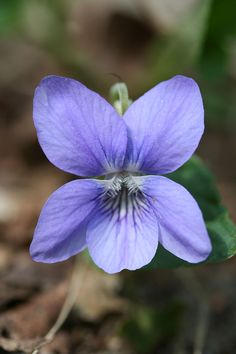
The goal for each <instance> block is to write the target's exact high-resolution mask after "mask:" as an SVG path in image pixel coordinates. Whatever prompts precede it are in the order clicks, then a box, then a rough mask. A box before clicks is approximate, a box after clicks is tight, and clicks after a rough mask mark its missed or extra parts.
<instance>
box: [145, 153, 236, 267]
mask: <svg viewBox="0 0 236 354" xmlns="http://www.w3.org/2000/svg"><path fill="white" fill-rule="evenodd" d="M167 177H169V178H170V179H172V180H174V181H175V182H177V183H180V184H181V185H183V186H184V187H185V188H186V189H187V190H188V191H189V192H190V193H191V194H192V196H193V197H194V198H195V199H196V200H197V202H198V204H199V206H200V208H201V210H202V213H203V217H204V220H205V222H206V226H207V229H208V232H209V235H210V238H211V242H212V246H213V250H212V253H211V254H210V256H209V257H208V259H207V260H206V261H205V262H203V263H210V262H220V261H224V260H226V259H228V258H230V257H232V256H233V255H235V254H236V226H235V224H234V223H233V222H232V221H231V219H230V218H229V215H228V213H227V211H226V209H225V208H224V207H223V205H222V204H221V200H220V195H219V192H218V190H217V187H216V183H215V180H214V177H213V175H212V173H211V172H210V171H209V170H208V168H207V167H206V166H205V165H204V163H203V162H202V161H201V160H200V159H199V158H198V157H196V156H194V157H192V158H191V159H190V160H189V161H188V162H187V163H186V164H184V165H183V166H182V167H181V168H180V169H179V170H178V171H176V172H174V173H172V174H169V175H168V176H167ZM190 265H191V264H190V263H188V262H185V261H183V260H181V259H179V258H177V257H175V256H174V255H172V254H171V253H169V252H168V251H166V250H165V249H164V248H163V247H159V249H158V251H157V253H156V256H155V257H154V259H153V260H152V262H151V263H150V264H149V265H148V266H147V267H146V268H176V267H179V266H190Z"/></svg>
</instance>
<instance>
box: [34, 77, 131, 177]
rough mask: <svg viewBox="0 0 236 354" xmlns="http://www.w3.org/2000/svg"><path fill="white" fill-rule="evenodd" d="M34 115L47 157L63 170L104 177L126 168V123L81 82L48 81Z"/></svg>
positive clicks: (40, 88) (38, 95) (40, 89)
mask: <svg viewBox="0 0 236 354" xmlns="http://www.w3.org/2000/svg"><path fill="white" fill-rule="evenodd" d="M33 115H34V123H35V127H36V130H37V134H38V139H39V143H40V145H41V147H42V149H43V151H44V153H45V154H46V156H47V157H48V159H49V160H50V161H51V162H52V163H53V164H54V165H56V166H57V167H59V168H61V169H62V170H64V171H67V172H71V173H74V174H77V175H81V176H98V175H102V174H106V173H107V172H114V171H117V170H119V169H120V168H121V167H122V166H123V161H124V158H125V152H126V144H127V131H126V126H125V123H124V122H123V120H122V119H121V117H120V116H119V115H118V113H117V112H116V111H115V110H114V108H113V107H112V106H111V105H110V104H109V103H108V102H107V101H106V100H105V99H103V98H102V97H101V96H99V95H98V94H97V93H95V92H93V91H91V90H89V89H88V88H86V87H85V86H84V85H82V84H81V83H79V82H78V81H75V80H72V79H68V78H64V77H58V76H48V77H46V78H44V79H43V80H42V81H41V83H40V85H39V86H38V87H37V89H36V92H35V97H34V112H33Z"/></svg>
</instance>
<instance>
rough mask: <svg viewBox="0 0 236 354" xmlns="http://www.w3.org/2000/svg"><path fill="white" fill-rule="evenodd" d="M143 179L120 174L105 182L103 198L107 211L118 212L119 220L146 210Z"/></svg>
mask: <svg viewBox="0 0 236 354" xmlns="http://www.w3.org/2000/svg"><path fill="white" fill-rule="evenodd" d="M141 181H142V178H137V177H134V176H132V175H131V174H128V173H119V174H116V175H114V176H112V177H111V178H110V179H107V180H104V182H105V184H106V190H105V193H104V196H103V203H104V207H105V210H110V211H111V212H113V213H114V212H118V215H119V219H120V220H121V219H123V218H124V217H126V216H127V215H128V214H130V213H134V212H137V211H138V210H139V209H140V208H141V207H142V208H145V207H146V203H145V196H144V194H143V192H142V191H141V189H140V187H141Z"/></svg>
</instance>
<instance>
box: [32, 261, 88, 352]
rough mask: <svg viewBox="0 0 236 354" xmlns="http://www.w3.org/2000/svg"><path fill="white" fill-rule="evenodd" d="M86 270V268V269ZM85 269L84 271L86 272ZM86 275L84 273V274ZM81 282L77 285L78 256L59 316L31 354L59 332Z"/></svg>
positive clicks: (73, 302)
mask: <svg viewBox="0 0 236 354" xmlns="http://www.w3.org/2000/svg"><path fill="white" fill-rule="evenodd" d="M86 269H87V267H86ZM86 269H85V270H86ZM85 273H86V272H85ZM81 285H82V284H81V282H80V283H79V281H78V256H77V257H76V259H75V264H74V269H73V272H72V276H71V280H70V284H69V288H68V292H67V295H66V298H65V302H64V304H63V306H62V309H61V312H60V313H59V316H58V318H57V320H56V322H55V323H54V325H53V326H52V327H51V329H50V330H49V331H48V333H47V334H46V335H45V336H44V337H43V339H42V340H41V342H40V343H39V344H38V345H37V346H36V347H35V348H34V349H33V351H32V352H31V354H38V353H39V350H40V349H41V348H42V347H43V346H45V345H46V344H48V343H50V342H52V341H53V339H54V337H55V335H56V333H57V332H58V331H59V329H60V328H61V326H62V325H63V323H64V322H65V320H66V319H67V317H68V315H69V313H70V311H71V310H72V308H73V306H74V304H75V302H76V299H77V296H78V293H79V288H80V286H81Z"/></svg>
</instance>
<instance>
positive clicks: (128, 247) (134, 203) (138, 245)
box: [87, 190, 158, 273]
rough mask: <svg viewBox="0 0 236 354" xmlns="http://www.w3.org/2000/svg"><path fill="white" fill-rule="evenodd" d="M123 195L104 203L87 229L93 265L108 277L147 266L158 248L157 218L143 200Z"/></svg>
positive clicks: (125, 193) (126, 194) (125, 192)
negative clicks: (103, 271) (106, 273)
mask: <svg viewBox="0 0 236 354" xmlns="http://www.w3.org/2000/svg"><path fill="white" fill-rule="evenodd" d="M132 197H133V196H131V195H128V193H127V191H125V190H124V191H123V192H121V193H120V195H119V196H118V198H111V199H110V200H109V198H108V200H107V201H101V205H100V208H99V209H98V210H97V212H96V213H95V214H94V215H93V218H92V220H91V221H90V222H89V224H88V228H87V244H88V250H89V253H90V255H91V257H92V259H93V260H94V262H95V263H96V264H97V265H98V266H99V267H100V268H102V269H104V270H105V271H106V272H108V273H117V272H119V271H121V270H122V269H129V270H134V269H137V268H141V267H143V266H144V265H146V264H148V263H149V262H150V261H151V260H152V258H153V257H154V255H155V253H156V250H157V245H158V223H157V219H156V216H155V214H154V212H153V211H152V209H150V208H149V205H148V204H147V203H146V202H145V201H144V200H139V199H137V198H136V197H133V198H132Z"/></svg>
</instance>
